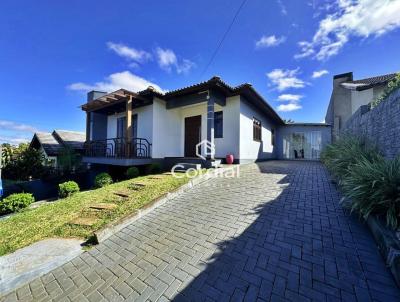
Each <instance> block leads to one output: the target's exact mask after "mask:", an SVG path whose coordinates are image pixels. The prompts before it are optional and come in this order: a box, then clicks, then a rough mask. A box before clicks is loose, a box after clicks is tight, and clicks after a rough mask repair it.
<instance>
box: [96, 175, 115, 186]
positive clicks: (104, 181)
mask: <svg viewBox="0 0 400 302" xmlns="http://www.w3.org/2000/svg"><path fill="white" fill-rule="evenodd" d="M112 182H113V180H112V178H111V176H110V174H108V173H105V172H103V173H100V174H97V175H96V178H95V179H94V186H95V187H96V188H102V187H104V186H107V185H110V184H112Z"/></svg>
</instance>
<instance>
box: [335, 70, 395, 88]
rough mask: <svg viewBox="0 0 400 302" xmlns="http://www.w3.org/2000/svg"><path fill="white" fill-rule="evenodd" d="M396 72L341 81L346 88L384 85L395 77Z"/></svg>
mask: <svg viewBox="0 0 400 302" xmlns="http://www.w3.org/2000/svg"><path fill="white" fill-rule="evenodd" d="M396 75H397V73H389V74H384V75H380V76H376V77H371V78H365V79H360V80H353V81H346V82H343V83H342V84H344V85H343V86H345V87H346V88H354V89H356V90H365V89H369V88H372V87H375V86H381V85H386V84H387V83H388V82H390V81H391V80H393V79H394V78H395V77H396Z"/></svg>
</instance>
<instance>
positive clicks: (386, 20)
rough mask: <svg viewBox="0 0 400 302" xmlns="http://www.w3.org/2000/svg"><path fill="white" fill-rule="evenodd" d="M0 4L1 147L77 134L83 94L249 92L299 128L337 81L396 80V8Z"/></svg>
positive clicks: (222, 0)
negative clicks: (245, 88)
mask: <svg viewBox="0 0 400 302" xmlns="http://www.w3.org/2000/svg"><path fill="white" fill-rule="evenodd" d="M242 1H243V0H219V1H215V0H214V1H208V0H202V1H195V0H192V1H118V0H115V1H112V2H110V1H67V2H65V1H1V3H0V11H1V12H2V18H0V87H1V95H0V142H5V141H7V142H12V143H18V142H20V141H24V140H27V139H30V138H31V136H32V132H33V131H51V130H53V129H69V130H77V131H84V128H85V115H84V113H83V112H82V111H81V110H80V108H79V106H80V105H81V104H83V103H85V99H86V92H87V91H88V90H91V89H105V90H112V89H117V88H119V87H121V86H122V87H123V88H127V89H130V90H140V89H143V88H145V87H146V86H148V85H153V86H155V87H157V88H159V89H162V90H165V91H166V90H172V89H175V88H179V87H182V86H186V85H190V84H193V83H197V82H199V81H202V80H206V79H208V78H210V77H212V76H213V75H219V76H221V77H222V79H223V80H225V81H226V82H227V83H229V84H231V85H237V84H240V83H243V82H249V83H251V84H253V86H254V87H255V88H256V89H257V90H258V91H259V92H260V93H261V94H262V95H263V96H264V97H265V99H266V100H267V101H268V102H269V103H270V104H271V105H272V106H273V107H274V108H275V109H276V110H278V111H279V114H280V115H281V116H282V117H283V118H287V119H288V118H291V119H293V120H295V121H297V122H300V121H309V122H321V121H322V120H323V119H324V117H325V112H326V107H327V104H328V102H329V97H330V93H331V86H332V76H333V75H334V74H338V73H343V72H348V71H353V72H354V75H355V78H363V77H369V76H374V75H380V74H385V73H390V72H396V71H400V60H399V59H398V50H399V46H400V30H399V29H398V27H400V0H392V1H390V0H359V1H354V0H338V1H334V0H332V1H322V0H314V1H312V0H309V1H298V0H290V1H285V0H270V1H265V0H247V1H246V2H245V4H244V6H243V8H242V9H241V10H240V12H239V15H238V16H237V19H236V20H235V23H234V24H233V26H232V28H231V30H230V31H229V33H228V35H227V36H226V39H225V40H224V42H223V44H222V46H221V48H220V49H219V51H218V53H217V55H216V56H215V58H214V60H213V61H212V63H211V64H210V66H209V68H207V69H206V70H205V68H206V66H207V64H208V63H209V61H210V58H211V56H212V54H213V52H214V51H215V49H216V47H217V45H218V43H219V41H220V39H221V38H222V36H223V34H224V32H225V31H226V29H227V27H228V26H229V24H230V23H231V21H232V19H233V16H234V15H235V12H236V11H237V9H238V7H239V6H240V5H241V4H242Z"/></svg>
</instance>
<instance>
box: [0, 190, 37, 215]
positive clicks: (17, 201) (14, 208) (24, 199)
mask: <svg viewBox="0 0 400 302" xmlns="http://www.w3.org/2000/svg"><path fill="white" fill-rule="evenodd" d="M33 202H35V198H34V197H33V195H32V194H30V193H15V194H11V195H10V196H8V197H6V198H4V199H3V200H1V201H0V214H8V213H13V212H18V211H20V210H22V209H24V208H26V207H27V206H29V205H30V204H31V203H33Z"/></svg>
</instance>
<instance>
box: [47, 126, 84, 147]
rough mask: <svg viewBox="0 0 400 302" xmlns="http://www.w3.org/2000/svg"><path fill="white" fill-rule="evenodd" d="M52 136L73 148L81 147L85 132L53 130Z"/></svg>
mask: <svg viewBox="0 0 400 302" xmlns="http://www.w3.org/2000/svg"><path fill="white" fill-rule="evenodd" d="M53 136H55V137H56V138H57V140H58V141H60V142H61V143H63V144H65V145H68V146H70V147H71V148H73V149H83V144H84V143H85V141H86V134H85V133H83V132H76V131H68V130H54V131H53Z"/></svg>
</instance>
